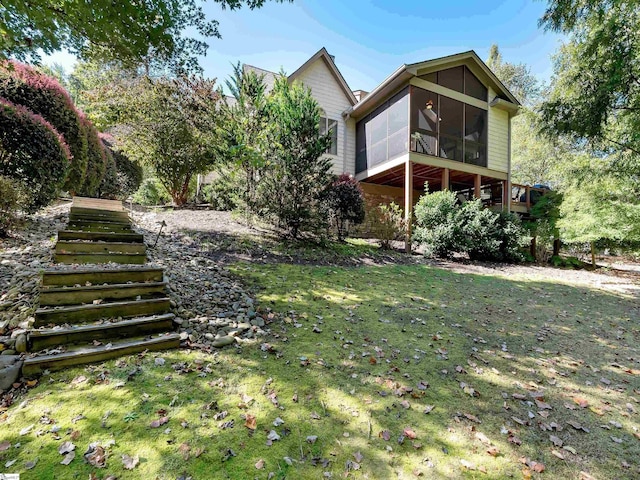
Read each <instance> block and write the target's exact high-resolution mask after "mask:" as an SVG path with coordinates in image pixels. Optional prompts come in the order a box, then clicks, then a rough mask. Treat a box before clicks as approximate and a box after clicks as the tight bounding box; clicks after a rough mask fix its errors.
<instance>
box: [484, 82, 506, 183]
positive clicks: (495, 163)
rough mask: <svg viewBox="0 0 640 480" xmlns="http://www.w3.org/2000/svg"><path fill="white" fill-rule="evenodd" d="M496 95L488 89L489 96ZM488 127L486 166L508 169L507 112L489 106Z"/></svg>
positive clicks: (501, 170)
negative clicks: (487, 157)
mask: <svg viewBox="0 0 640 480" xmlns="http://www.w3.org/2000/svg"><path fill="white" fill-rule="evenodd" d="M495 96H496V94H495V92H494V91H493V90H491V89H490V90H489V98H490V99H493V98H494V97H495ZM488 116H489V129H488V136H489V138H488V142H489V146H488V153H489V159H488V162H487V167H488V168H490V169H492V170H498V171H500V172H507V171H508V170H509V164H508V155H509V114H508V113H507V112H505V111H504V110H499V109H497V108H495V107H489V113H488Z"/></svg>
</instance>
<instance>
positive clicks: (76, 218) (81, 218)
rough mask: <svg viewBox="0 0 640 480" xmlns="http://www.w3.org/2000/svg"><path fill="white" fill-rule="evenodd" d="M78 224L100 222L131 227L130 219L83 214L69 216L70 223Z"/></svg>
mask: <svg viewBox="0 0 640 480" xmlns="http://www.w3.org/2000/svg"><path fill="white" fill-rule="evenodd" d="M76 222H100V223H116V224H118V225H129V224H130V223H131V220H130V218H129V217H120V216H118V217H108V216H104V215H85V214H82V213H72V214H70V215H69V223H76Z"/></svg>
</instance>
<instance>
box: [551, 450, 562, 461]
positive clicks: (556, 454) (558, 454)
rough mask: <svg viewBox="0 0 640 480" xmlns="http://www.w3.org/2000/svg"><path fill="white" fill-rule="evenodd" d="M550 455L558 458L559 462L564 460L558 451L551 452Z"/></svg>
mask: <svg viewBox="0 0 640 480" xmlns="http://www.w3.org/2000/svg"><path fill="white" fill-rule="evenodd" d="M551 454H552V455H553V456H555V457H558V458H559V459H560V460H564V455H563V454H562V452H559V451H558V450H551Z"/></svg>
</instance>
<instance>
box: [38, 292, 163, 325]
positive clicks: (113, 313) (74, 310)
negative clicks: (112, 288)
mask: <svg viewBox="0 0 640 480" xmlns="http://www.w3.org/2000/svg"><path fill="white" fill-rule="evenodd" d="M169 308H170V304H169V299H168V298H154V299H149V300H137V301H129V302H113V303H101V304H99V305H81V306H72V307H62V308H49V309H38V310H36V315H35V317H36V319H35V322H34V326H35V327H36V328H39V327H44V326H47V325H50V324H54V325H61V324H65V323H87V322H92V321H94V320H99V319H101V318H115V317H123V318H127V317H135V316H138V315H158V314H162V313H168V312H169Z"/></svg>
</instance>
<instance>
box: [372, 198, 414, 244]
mask: <svg viewBox="0 0 640 480" xmlns="http://www.w3.org/2000/svg"><path fill="white" fill-rule="evenodd" d="M370 213H371V216H372V220H373V222H372V223H373V229H374V230H375V232H376V236H377V237H378V240H379V241H380V246H381V247H382V248H391V242H393V241H395V240H400V239H402V237H403V236H404V234H405V230H406V222H405V220H404V212H403V211H402V209H401V208H400V207H399V206H398V204H397V203H395V202H391V203H390V204H385V203H383V204H380V205H377V206H376V207H374V208H373V209H372V210H371V212H370Z"/></svg>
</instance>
